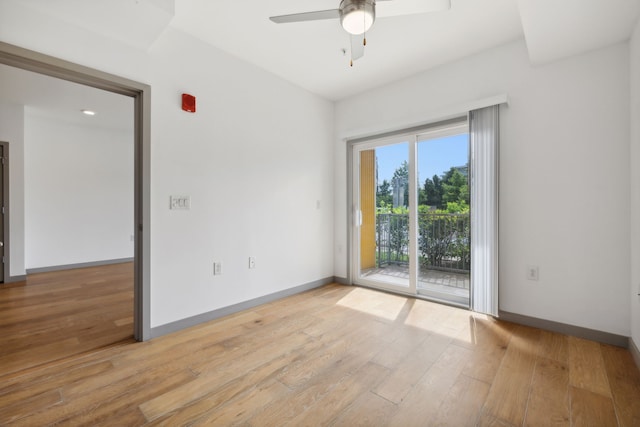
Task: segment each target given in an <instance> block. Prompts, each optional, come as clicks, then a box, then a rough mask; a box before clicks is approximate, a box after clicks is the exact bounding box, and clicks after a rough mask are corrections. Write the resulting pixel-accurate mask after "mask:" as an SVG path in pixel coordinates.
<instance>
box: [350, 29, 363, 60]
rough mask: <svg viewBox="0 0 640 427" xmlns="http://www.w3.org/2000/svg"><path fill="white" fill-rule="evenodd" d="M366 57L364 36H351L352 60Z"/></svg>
mask: <svg viewBox="0 0 640 427" xmlns="http://www.w3.org/2000/svg"><path fill="white" fill-rule="evenodd" d="M363 56H364V34H358V35H351V60H352V61H355V60H356V59H359V58H362V57H363Z"/></svg>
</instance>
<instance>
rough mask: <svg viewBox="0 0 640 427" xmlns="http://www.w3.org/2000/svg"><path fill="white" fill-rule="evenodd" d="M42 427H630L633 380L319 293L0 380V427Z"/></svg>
mask: <svg viewBox="0 0 640 427" xmlns="http://www.w3.org/2000/svg"><path fill="white" fill-rule="evenodd" d="M52 308H53V307H52ZM53 342H55V340H54V341H53ZM50 424H56V425H69V426H77V425H91V426H100V425H105V426H106V425H117V426H138V425H152V426H182V425H193V426H201V425H203V426H204V425H214V426H218V425H219V426H234V425H239V426H287V425H290V426H325V425H326V426H350V427H351V426H359V425H360V426H402V427H404V426H432V425H433V426H446V425H450V426H552V425H553V426H599V427H601V426H639V425H640V372H639V371H638V369H637V368H636V366H635V364H634V362H633V360H632V357H631V355H630V353H629V352H628V351H627V350H625V349H621V348H617V347H611V346H607V345H601V344H598V343H595V342H591V341H586V340H583V339H578V338H573V337H568V336H565V335H559V334H555V333H551V332H547V331H542V330H538V329H534V328H528V327H524V326H520V325H515V324H511V323H506V322H501V321H496V320H494V319H491V318H487V317H485V316H480V315H474V314H472V313H470V312H468V311H464V310H459V309H455V308H451V307H446V306H442V305H438V304H433V303H430V302H426V301H422V300H415V299H410V298H404V297H400V296H395V295H390V294H385V293H381V292H376V291H373V290H368V289H362V288H357V287H348V286H340V285H328V286H324V287H322V288H319V289H315V290H312V291H309V292H306V293H303V294H299V295H295V296H292V297H289V298H286V299H282V300H279V301H276V302H273V303H269V304H265V305H262V306H259V307H256V308H254V309H250V310H247V311H243V312H240V313H236V314H234V315H231V316H228V317H225V318H222V319H218V320H216V321H212V322H208V323H206V324H202V325H198V326H196V327H193V328H190V329H187V330H184V331H180V332H177V333H174V334H171V335H167V336H164V337H160V338H157V339H154V340H151V341H149V342H145V343H132V344H128V345H121V346H114V347H108V348H104V349H100V350H96V351H93V352H86V353H84V354H82V355H79V356H75V357H69V358H66V359H63V360H60V361H59V362H56V363H50V364H47V365H43V366H40V367H37V368H32V369H28V370H25V371H21V372H13V373H11V374H6V375H4V376H1V377H0V425H16V426H35V425H38V426H40V425H50Z"/></svg>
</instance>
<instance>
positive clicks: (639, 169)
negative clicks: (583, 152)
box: [629, 21, 640, 346]
mask: <svg viewBox="0 0 640 427" xmlns="http://www.w3.org/2000/svg"><path fill="white" fill-rule="evenodd" d="M629 57H630V58H631V67H630V70H631V72H630V75H631V91H630V93H631V114H630V117H631V156H630V159H631V193H630V195H631V337H632V338H633V341H634V343H635V344H636V346H640V296H639V295H640V21H638V23H637V24H636V28H635V31H634V32H633V36H632V38H631V42H630V48H629Z"/></svg>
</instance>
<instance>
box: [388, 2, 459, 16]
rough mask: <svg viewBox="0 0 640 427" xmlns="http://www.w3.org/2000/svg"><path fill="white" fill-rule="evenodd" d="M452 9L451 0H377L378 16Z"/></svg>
mask: <svg viewBox="0 0 640 427" xmlns="http://www.w3.org/2000/svg"><path fill="white" fill-rule="evenodd" d="M449 9H451V0H377V1H376V18H387V17H390V16H401V15H414V14H419V13H429V12H440V11H443V10H449Z"/></svg>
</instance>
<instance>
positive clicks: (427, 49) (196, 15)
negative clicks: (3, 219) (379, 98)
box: [0, 0, 640, 117]
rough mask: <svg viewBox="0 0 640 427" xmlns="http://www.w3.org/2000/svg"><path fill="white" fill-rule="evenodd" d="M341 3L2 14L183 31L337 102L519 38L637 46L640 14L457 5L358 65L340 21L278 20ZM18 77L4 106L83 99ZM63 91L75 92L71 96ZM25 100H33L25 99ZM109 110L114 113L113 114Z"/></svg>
mask: <svg viewBox="0 0 640 427" xmlns="http://www.w3.org/2000/svg"><path fill="white" fill-rule="evenodd" d="M393 1H394V2H402V1H403V0H393ZM404 1H407V2H409V1H416V0H404ZM418 1H419V0H418ZM424 1H429V0H424ZM338 4H339V0H304V1H300V0H268V1H265V0H243V1H237V0H0V10H1V11H2V13H3V14H5V15H9V14H12V13H14V14H15V19H20V17H21V16H23V15H21V14H24V13H28V11H29V10H37V11H39V12H41V13H45V14H47V15H50V16H51V17H52V18H55V19H58V20H61V21H64V22H67V23H70V24H72V25H76V26H79V27H82V28H85V29H87V30H90V31H93V32H96V33H98V34H101V35H103V36H106V37H109V38H112V39H116V40H119V41H121V42H123V43H127V44H129V45H131V46H134V47H137V48H139V49H142V50H147V49H148V48H149V47H150V46H151V45H152V44H153V43H154V41H155V40H156V39H157V38H158V37H159V36H160V35H161V34H162V32H163V31H164V30H165V29H166V28H167V27H173V28H176V29H179V30H181V31H184V32H187V33H189V34H191V35H193V36H195V37H196V38H198V39H201V40H203V41H205V42H207V43H209V44H211V45H213V46H216V47H218V48H219V49H221V50H224V51H226V52H228V53H230V54H232V55H234V56H236V57H239V58H241V59H244V60H246V61H247V62H249V63H252V64H255V65H256V66H258V67H260V68H263V69H265V70H267V71H269V72H271V73H274V74H276V75H278V76H281V77H282V78H284V79H286V80H288V81H290V82H292V83H294V84H296V85H298V86H300V87H303V88H305V89H307V90H309V91H311V92H313V93H316V94H318V95H320V96H322V97H325V98H327V99H329V100H340V99H343V98H346V97H349V96H351V95H355V94H358V93H361V92H364V91H366V90H368V89H371V88H373V87H378V86H381V85H385V84H388V83H391V82H393V81H396V80H399V79H402V78H405V77H408V76H411V75H413V74H416V73H419V72H421V71H424V70H428V69H430V68H433V67H437V66H439V65H441V64H445V63H447V62H451V61H455V60H457V59H460V58H463V57H465V56H468V55H472V54H475V53H478V52H481V51H483V50H486V49H490V48H492V47H495V46H499V45H502V44H505V43H508V42H511V41H513V40H518V39H524V40H525V41H526V45H527V49H528V53H529V58H530V60H531V62H532V64H534V65H540V64H544V63H547V62H550V61H554V60H558V59H561V58H565V57H568V56H572V55H576V54H579V53H583V52H586V51H589V50H593V49H597V48H601V47H604V46H607V45H611V44H614V43H618V42H621V41H624V40H627V39H628V38H629V36H630V33H631V31H632V29H633V27H634V25H635V23H636V22H637V21H638V16H639V14H640V0H451V9H450V10H448V11H442V12H435V13H424V14H418V15H409V16H396V17H390V18H382V19H378V20H377V21H376V22H375V24H374V26H373V28H372V29H371V30H370V31H369V32H368V33H367V48H366V51H365V56H364V57H363V58H361V59H359V60H358V61H356V62H355V64H354V66H353V67H352V68H351V67H349V49H350V38H349V36H348V34H347V33H346V32H344V30H343V29H342V28H341V27H340V24H339V22H338V21H337V20H335V21H332V20H329V21H314V22H304V23H294V24H280V25H278V24H274V23H273V22H271V21H270V20H269V19H268V18H269V16H273V15H281V14H289V13H296V12H304V11H312V10H324V9H334V8H337V6H338ZM343 49H345V50H346V51H347V52H346V54H344V53H343ZM11 75H12V73H9V74H7V70H6V69H5V70H2V69H0V82H2V86H1V87H0V90H1V91H0V101H1V100H7V98H8V97H11V98H12V99H11V100H10V101H11V102H17V103H23V104H25V105H30V106H31V107H32V108H43V109H44V108H53V107H51V105H50V103H51V102H50V98H48V97H47V95H48V94H50V93H49V91H53V92H54V93H58V95H55V96H54V95H52V96H54V97H55V98H56V99H58V100H62V99H66V98H69V97H70V94H71V93H76V90H73V91H70V92H68V91H67V92H64V90H66V89H65V87H66V86H64V85H69V83H65V82H63V83H62V84H63V86H62V87H61V88H62V89H48V90H41V91H40V94H39V95H37V94H36V93H35V91H33V90H30V89H33V88H40V86H39V85H35V84H34V85H31V86H29V87H23V88H22V89H23V90H21V91H17V92H18V93H15V92H16V90H15V89H16V87H17V86H15V85H13V84H12V83H11V82H10V80H8V79H9V77H10V76H11ZM49 82H51V80H50V81H49ZM59 90H63V92H64V93H66V94H65V95H64V96H62V97H61V96H60V95H59V93H60V92H59ZM91 91H94V92H88V93H96V94H98V95H97V97H96V102H98V100H100V99H102V100H103V101H105V102H106V98H104V96H103V95H104V93H101V92H103V91H97V90H95V89H91ZM27 93H29V95H28V96H27V95H26V94H27ZM88 93H84V94H78V95H77V96H79V97H80V98H79V99H78V100H76V101H75V103H74V104H73V106H72V105H71V104H70V102H71V101H68V102H67V104H64V103H63V105H64V108H68V109H70V110H72V109H75V110H77V109H79V108H87V107H85V106H83V104H87V103H88V102H87V101H88V100H87V98H86V97H87V96H89V95H88ZM19 96H25V97H26V98H25V99H24V100H22V101H21V100H20V99H17V98H16V97H19ZM82 97H84V98H82ZM80 101H82V102H80ZM65 102H66V101H65ZM108 104H109V103H108V102H107V104H105V106H104V108H106V109H107V110H112V109H113V107H110V106H108ZM116 104H117V103H116ZM94 105H96V103H94ZM93 108H100V107H93ZM114 114H115V112H114ZM114 117H115V116H114Z"/></svg>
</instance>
